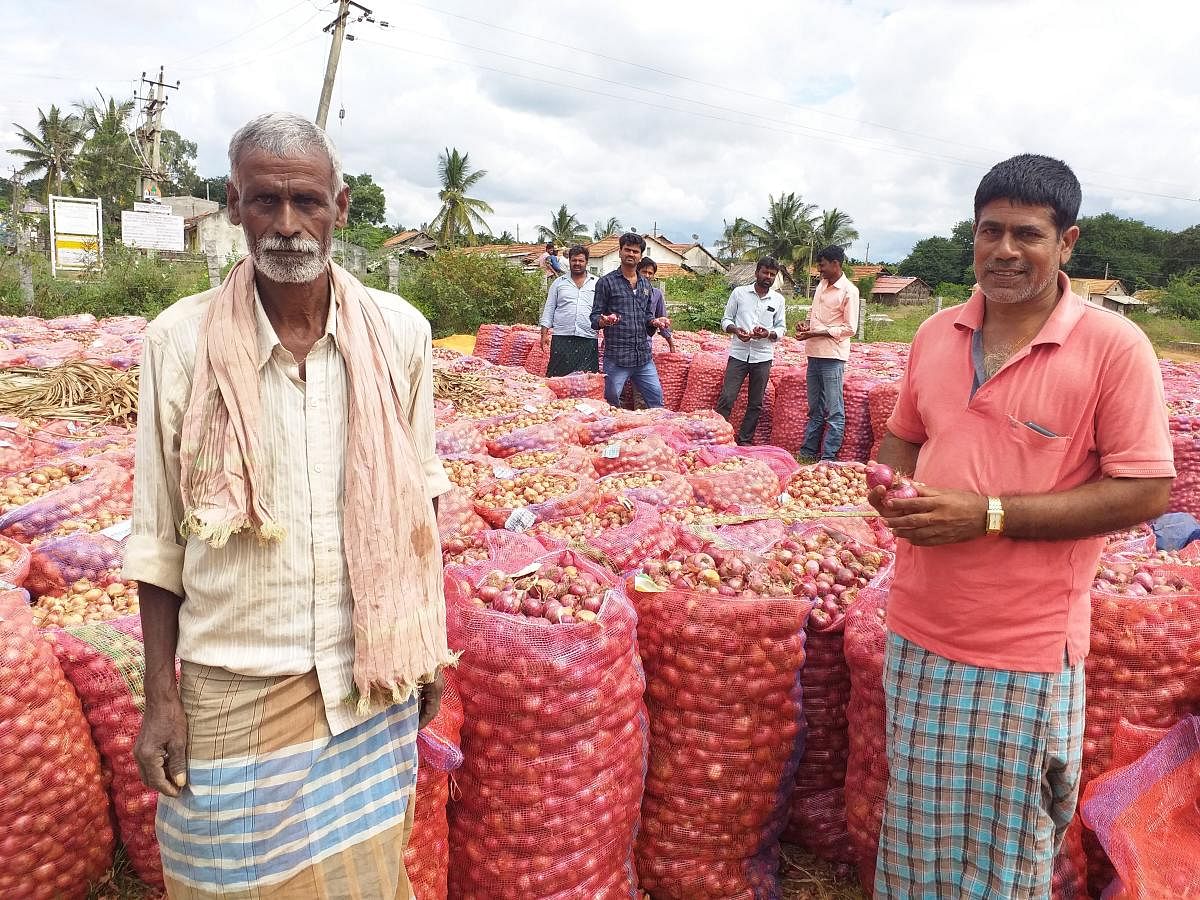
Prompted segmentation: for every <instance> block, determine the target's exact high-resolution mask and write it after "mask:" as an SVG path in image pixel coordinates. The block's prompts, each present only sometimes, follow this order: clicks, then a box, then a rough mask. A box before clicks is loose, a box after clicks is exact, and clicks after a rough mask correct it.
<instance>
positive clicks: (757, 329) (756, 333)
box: [750, 325, 771, 338]
mask: <svg viewBox="0 0 1200 900" xmlns="http://www.w3.org/2000/svg"><path fill="white" fill-rule="evenodd" d="M770 333H771V332H769V331H767V329H765V328H763V327H762V326H761V325H755V326H754V330H753V331H752V332H750V334H751V336H752V337H756V338H765V337H766V336H767V335H769V334H770Z"/></svg>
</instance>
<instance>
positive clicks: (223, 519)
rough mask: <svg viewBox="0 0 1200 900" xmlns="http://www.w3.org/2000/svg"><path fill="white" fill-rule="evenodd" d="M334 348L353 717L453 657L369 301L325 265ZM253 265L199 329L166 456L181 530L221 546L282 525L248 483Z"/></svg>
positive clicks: (396, 398)
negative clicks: (340, 412) (184, 400)
mask: <svg viewBox="0 0 1200 900" xmlns="http://www.w3.org/2000/svg"><path fill="white" fill-rule="evenodd" d="M329 268H330V280H331V284H332V302H334V303H336V305H337V309H336V316H337V344H338V348H339V350H340V351H341V354H342V358H343V361H344V362H345V365H346V372H347V376H348V377H347V380H348V383H349V388H348V394H349V420H348V422H347V426H348V427H347V435H348V436H347V440H346V476H345V483H344V485H343V500H342V502H343V521H344V538H343V540H344V545H345V553H346V565H347V568H348V570H349V574H350V588H351V592H352V594H353V597H354V614H353V622H354V684H355V687H356V689H357V692H358V698H357V699H358V710H359V712H360V713H363V714H365V713H366V712H368V711H370V710H372V709H379V708H382V707H383V706H386V705H387V704H389V703H391V702H401V701H403V700H406V699H407V698H408V696H409V695H410V693H411V692H412V691H413V689H414V688H415V687H416V685H418V684H421V683H424V682H427V681H429V680H430V679H432V678H433V676H434V674H435V673H436V671H437V668H438V667H439V666H442V665H446V664H449V663H451V662H453V659H454V654H452V653H451V652H450V650H449V649H448V647H447V644H446V605H445V600H444V597H443V594H442V568H441V553H440V551H439V548H438V540H437V531H436V523H435V520H434V516H433V508H432V506H431V504H430V502H429V499H428V496H427V493H426V485H425V476H424V471H423V469H422V465H421V460H420V458H419V456H418V454H417V451H416V448H415V447H414V445H413V438H412V431H411V429H410V427H409V423H408V418H407V413H406V409H405V400H404V398H403V397H402V395H401V393H400V392H399V391H398V390H397V388H396V378H395V375H394V373H393V371H392V366H393V364H394V360H393V358H392V354H390V353H389V352H388V350H387V349H386V348H387V341H386V335H387V330H386V325H385V324H384V321H383V317H382V315H381V314H380V312H379V307H378V306H376V304H375V301H374V300H373V299H372V298H371V295H370V294H369V293H368V292H367V290H366V288H364V287H363V286H362V285H361V284H360V283H359V282H358V280H357V279H355V278H354V277H353V276H352V275H350V273H348V272H346V271H345V270H344V269H342V268H341V267H340V266H337V265H335V264H333V263H331V264H330V267H329ZM256 302H257V301H256V300H255V292H254V265H253V263H252V261H251V260H250V258H249V257H247V258H246V259H244V260H242V261H241V262H240V263H238V264H237V266H235V267H234V269H233V271H231V272H230V273H229V277H228V279H226V281H225V283H224V284H223V285H222V286H221V290H220V291H219V292H218V294H217V296H216V297H215V298H214V299H213V301H212V303H211V304H210V305H209V308H208V310H207V311H206V312H205V314H204V318H203V320H202V322H201V324H200V337H199V344H198V346H197V351H196V366H195V371H194V373H193V380H192V391H191V397H190V400H189V403H188V408H187V412H186V414H185V415H184V420H183V440H182V446H181V452H180V464H181V475H182V477H181V488H182V493H183V505H184V522H183V529H182V530H183V533H184V536H185V537H187V536H194V537H195V538H196V539H198V540H202V541H204V542H206V543H208V544H210V545H212V546H213V547H216V548H220V547H223V546H224V545H225V544H226V543H227V542H228V541H229V539H230V538H231V537H232V536H233V535H235V534H238V533H239V532H242V531H247V530H249V531H252V532H254V533H255V534H256V535H257V536H258V538H259V539H260V540H262V541H273V540H278V539H279V538H281V537H282V535H283V531H282V529H281V527H280V526H279V524H278V523H276V522H275V521H274V520H273V519H272V517H271V508H270V498H269V497H263V496H262V495H261V494H260V493H259V486H260V485H261V483H262V481H261V478H260V477H259V474H258V473H259V470H260V467H261V464H262V458H261V455H260V454H261V447H262V438H261V433H262V416H263V409H262V402H261V398H260V396H259V375H258V367H257V362H256V358H255V348H256V347H257V332H258V324H257V322H258V320H257V317H256V316H255V311H254V304H255V303H256Z"/></svg>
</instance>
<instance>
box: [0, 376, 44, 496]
mask: <svg viewBox="0 0 1200 900" xmlns="http://www.w3.org/2000/svg"><path fill="white" fill-rule="evenodd" d="M0 368H3V366H0ZM45 452H46V448H45V447H44V446H42V445H41V444H40V443H35V442H34V441H32V440H30V432H29V428H28V426H26V425H25V423H23V422H22V421H21V420H20V419H14V418H13V417H12V416H0V475H7V474H9V473H10V472H20V471H21V470H22V469H28V468H29V467H30V466H32V465H33V463H34V460H35V459H36V458H37V457H38V455H39V454H44V453H45Z"/></svg>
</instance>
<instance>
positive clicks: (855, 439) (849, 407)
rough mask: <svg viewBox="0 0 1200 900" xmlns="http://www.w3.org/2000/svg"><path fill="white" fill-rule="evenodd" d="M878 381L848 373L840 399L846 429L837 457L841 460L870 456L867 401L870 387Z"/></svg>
mask: <svg viewBox="0 0 1200 900" xmlns="http://www.w3.org/2000/svg"><path fill="white" fill-rule="evenodd" d="M877 385H878V382H877V381H876V380H875V378H874V376H868V375H855V374H854V373H852V372H851V373H848V374H847V376H846V379H845V382H844V383H843V386H842V400H843V403H844V405H845V408H846V430H845V432H844V433H843V435H842V446H841V448H840V449H839V450H838V453H837V458H838V459H840V460H842V461H843V462H848V461H850V460H858V461H859V462H866V461H867V460H868V459H870V458H871V446H872V440H873V437H872V433H871V410H870V406H869V402H868V398H869V396H870V393H871V390H872V388H874V387H876V386H877Z"/></svg>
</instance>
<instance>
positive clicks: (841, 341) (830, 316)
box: [804, 274, 859, 362]
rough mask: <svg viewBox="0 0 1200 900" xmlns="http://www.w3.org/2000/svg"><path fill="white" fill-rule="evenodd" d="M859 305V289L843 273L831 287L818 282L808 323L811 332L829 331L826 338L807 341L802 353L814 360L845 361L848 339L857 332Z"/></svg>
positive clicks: (847, 353)
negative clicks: (814, 358) (826, 329)
mask: <svg viewBox="0 0 1200 900" xmlns="http://www.w3.org/2000/svg"><path fill="white" fill-rule="evenodd" d="M858 304H859V297H858V288H856V287H855V286H854V284H853V283H852V282H851V281H850V279H849V278H847V277H846V276H845V275H844V274H843V275H842V277H841V278H839V279H838V280H837V281H836V282H835V283H833V284H828V283H826V281H825V279H821V283H820V284H819V285H817V290H816V292H815V293H814V294H813V302H812V309H811V310H810V311H809V314H808V321H809V325H811V326H812V329H813V330H814V331H819V330H821V329H822V328H828V329H829V337H815V338H809V339H808V340H807V341H805V342H804V352H805V353H806V354H807V355H808V356H813V357H816V358H817V359H840V360H841V361H842V362H845V361H846V360H848V359H849V358H850V338H852V337H854V335H855V333H857V331H858Z"/></svg>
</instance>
